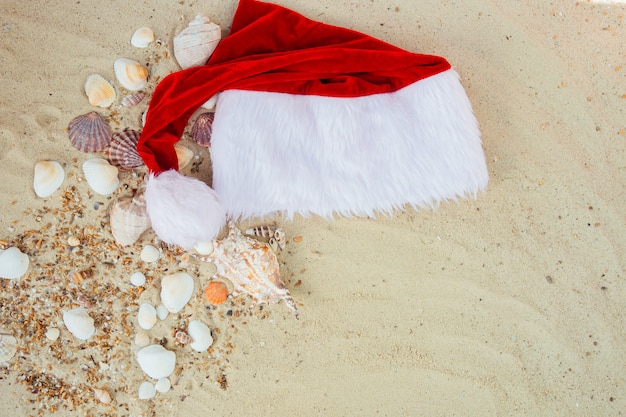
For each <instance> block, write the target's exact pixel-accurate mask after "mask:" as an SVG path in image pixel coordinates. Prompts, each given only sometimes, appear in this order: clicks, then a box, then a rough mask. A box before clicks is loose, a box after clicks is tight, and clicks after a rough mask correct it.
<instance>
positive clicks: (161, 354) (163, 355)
mask: <svg viewBox="0 0 626 417" xmlns="http://www.w3.org/2000/svg"><path fill="white" fill-rule="evenodd" d="M137 363H139V367H140V368H141V370H142V371H143V372H144V373H145V374H146V375H148V376H149V377H150V378H154V379H160V378H166V377H168V376H170V375H171V374H172V372H174V367H175V366H176V354H175V353H174V352H172V351H171V350H167V349H165V348H164V347H163V346H161V345H149V346H146V347H143V348H141V349H139V351H138V352H137Z"/></svg>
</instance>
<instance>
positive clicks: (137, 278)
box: [130, 271, 146, 287]
mask: <svg viewBox="0 0 626 417" xmlns="http://www.w3.org/2000/svg"><path fill="white" fill-rule="evenodd" d="M130 283H131V284H132V285H134V286H135V287H141V286H143V285H144V284H145V283H146V276H145V275H144V273H143V272H141V271H137V272H135V273H134V274H132V275H131V276H130Z"/></svg>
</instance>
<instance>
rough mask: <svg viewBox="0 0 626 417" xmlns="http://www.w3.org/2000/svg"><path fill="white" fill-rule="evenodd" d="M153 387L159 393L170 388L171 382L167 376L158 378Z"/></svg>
mask: <svg viewBox="0 0 626 417" xmlns="http://www.w3.org/2000/svg"><path fill="white" fill-rule="evenodd" d="M154 388H155V389H156V390H157V391H159V392H161V393H164V392H168V391H169V390H170V388H172V383H171V382H170V379H169V378H159V380H158V381H157V383H156V384H154Z"/></svg>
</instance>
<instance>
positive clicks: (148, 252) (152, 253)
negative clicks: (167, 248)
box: [139, 245, 161, 263]
mask: <svg viewBox="0 0 626 417" xmlns="http://www.w3.org/2000/svg"><path fill="white" fill-rule="evenodd" d="M160 256H161V253H160V252H159V250H158V249H157V248H155V247H154V246H152V245H145V246H144V247H143V249H142V250H141V254H140V255H139V257H140V258H141V260H142V261H144V262H149V263H150V262H156V261H157V260H158V259H159V257H160Z"/></svg>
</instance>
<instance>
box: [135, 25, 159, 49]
mask: <svg viewBox="0 0 626 417" xmlns="http://www.w3.org/2000/svg"><path fill="white" fill-rule="evenodd" d="M153 41H154V32H153V31H152V29H150V28H149V27H147V26H144V27H141V28H139V29H137V30H136V31H135V33H133V36H132V37H131V38H130V44H131V45H133V46H134V47H135V48H146V47H147V46H148V45H150V44H151V43H152V42H153Z"/></svg>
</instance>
